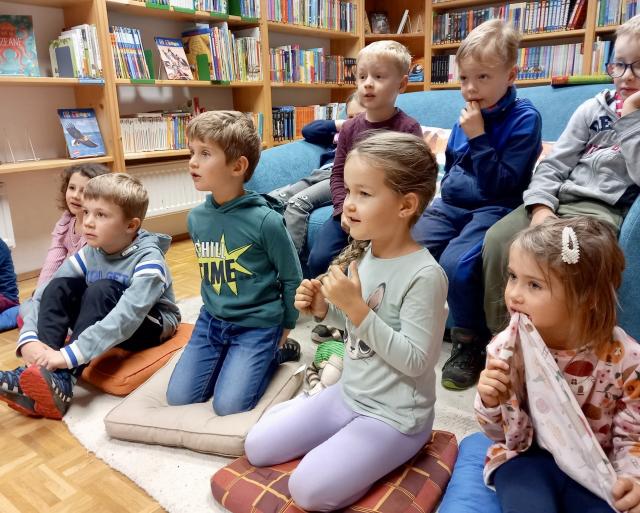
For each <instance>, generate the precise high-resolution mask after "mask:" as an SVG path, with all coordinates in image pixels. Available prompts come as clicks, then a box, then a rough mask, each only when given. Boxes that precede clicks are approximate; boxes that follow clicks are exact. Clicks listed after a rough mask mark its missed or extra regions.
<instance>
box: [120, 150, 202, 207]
mask: <svg viewBox="0 0 640 513" xmlns="http://www.w3.org/2000/svg"><path fill="white" fill-rule="evenodd" d="M127 172H129V173H131V174H132V175H134V176H136V177H137V178H138V179H139V180H140V181H141V182H142V183H143V185H144V186H145V188H146V189H147V192H148V193H149V209H148V210H147V217H154V216H159V215H163V214H171V213H174V212H181V211H185V210H189V209H191V208H193V207H195V206H196V205H199V204H200V203H202V202H203V201H204V199H205V197H206V193H205V192H200V191H197V190H196V189H195V187H194V186H193V180H192V179H191V176H190V175H189V166H188V161H186V160H176V161H171V162H159V163H157V164H142V165H138V166H127Z"/></svg>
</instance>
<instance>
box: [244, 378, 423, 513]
mask: <svg viewBox="0 0 640 513" xmlns="http://www.w3.org/2000/svg"><path fill="white" fill-rule="evenodd" d="M430 434H431V427H429V428H427V429H425V430H423V431H422V432H420V433H417V434H414V435H405V434H403V433H401V432H400V431H398V430H397V429H394V428H393V427H391V426H390V425H388V424H386V423H385V422H382V421H381V420H378V419H374V418H372V417H366V416H364V415H360V414H359V413H355V412H354V411H353V410H352V409H351V408H350V407H349V406H348V405H347V404H346V403H345V402H344V400H343V398H342V385H341V384H340V383H337V384H336V385H333V386H331V387H329V388H327V389H326V390H324V391H323V392H321V393H319V394H318V395H314V396H312V397H308V396H306V395H301V396H298V397H296V398H295V399H292V400H291V401H287V402H285V403H282V404H279V405H277V406H275V407H274V408H272V409H271V410H269V411H268V412H267V413H266V414H265V416H264V417H263V418H262V419H260V421H259V422H258V423H257V424H256V425H255V426H254V427H253V429H252V430H251V431H250V432H249V435H248V436H247V439H246V441H245V446H244V447H245V452H246V454H247V458H248V459H249V461H250V462H251V463H252V464H253V465H256V466H259V467H263V466H268V465H276V464H278V463H283V462H285V461H289V460H292V459H295V458H299V457H301V456H304V458H302V461H301V462H300V464H299V465H298V468H297V469H296V470H295V471H294V472H293V474H292V475H291V478H290V479H289V491H290V492H291V496H292V497H293V500H294V501H295V502H296V504H297V505H298V506H300V507H301V508H303V509H305V510H307V511H333V510H336V509H340V508H343V507H345V506H348V505H349V504H352V503H354V502H355V501H357V500H358V499H359V498H360V497H362V496H363V495H364V494H365V493H366V492H367V490H368V489H369V488H370V487H371V485H372V484H373V483H374V482H376V481H377V480H378V479H380V478H381V477H382V476H384V475H385V474H387V473H389V472H390V471H391V470H393V469H395V468H396V467H398V466H400V465H402V464H403V463H404V462H405V461H407V460H408V459H410V458H411V457H412V456H414V455H415V454H416V453H417V452H418V451H419V450H420V448H421V447H422V446H423V445H424V444H425V443H426V441H427V439H428V438H429V436H430Z"/></svg>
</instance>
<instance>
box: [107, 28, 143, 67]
mask: <svg viewBox="0 0 640 513" xmlns="http://www.w3.org/2000/svg"><path fill="white" fill-rule="evenodd" d="M109 33H110V36H111V48H112V50H113V60H114V64H115V68H116V77H118V78H128V79H136V80H149V79H150V78H153V77H151V76H150V74H149V67H148V66H147V60H146V59H145V55H144V48H143V47H142V38H141V37H140V31H139V30H138V29H135V28H129V27H116V26H110V27H109Z"/></svg>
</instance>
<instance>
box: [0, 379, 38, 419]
mask: <svg viewBox="0 0 640 513" xmlns="http://www.w3.org/2000/svg"><path fill="white" fill-rule="evenodd" d="M25 369H26V367H18V368H17V369H14V370H12V371H0V401H4V402H5V403H7V404H8V405H9V407H10V408H13V409H14V410H16V411H17V412H19V413H22V415H27V416H28V417H41V415H39V414H38V413H36V410H35V407H34V406H35V401H34V400H33V399H31V398H30V397H29V396H27V395H25V394H24V392H23V390H22V387H21V386H20V376H21V375H22V373H23V372H24V370H25Z"/></svg>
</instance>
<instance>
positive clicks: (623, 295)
mask: <svg viewBox="0 0 640 513" xmlns="http://www.w3.org/2000/svg"><path fill="white" fill-rule="evenodd" d="M606 87H607V85H604V84H595V85H583V86H573V87H563V88H557V89H554V88H552V87H550V86H538V87H528V88H521V89H520V90H519V91H518V95H519V96H521V97H525V98H529V99H530V100H531V101H532V102H533V104H534V105H535V106H536V107H537V108H538V110H539V111H540V113H541V115H542V138H543V140H545V141H555V140H556V139H557V138H558V137H559V136H560V134H561V133H562V130H563V129H564V127H565V126H566V124H567V122H568V121H569V118H570V116H571V114H572V113H573V112H574V110H575V109H576V108H577V107H578V105H580V104H581V103H582V102H584V101H585V100H586V99H588V98H591V97H593V96H595V94H596V93H597V92H599V91H601V90H602V89H605V88H606ZM396 104H397V106H398V107H400V108H401V109H402V110H404V111H405V112H406V113H407V114H409V115H410V116H413V117H414V118H415V119H417V120H418V121H419V122H420V124H422V125H426V126H436V127H441V128H451V127H452V126H453V124H454V123H455V122H456V121H457V119H458V116H459V114H460V109H461V108H462V107H463V104H464V102H463V100H462V97H461V95H460V92H459V91H457V90H441V91H421V92H416V93H405V94H401V95H400V96H399V97H398V100H397V103H396ZM322 151H323V149H322V148H321V147H319V146H316V145H314V144H309V143H307V142H304V141H296V142H293V143H289V144H285V145H282V146H277V147H275V148H271V149H268V150H265V151H264V152H263V153H262V157H261V158H260V163H259V165H258V168H257V169H256V172H255V174H254V176H253V178H252V179H251V181H250V182H249V184H248V188H250V189H253V190H256V191H260V192H269V191H271V190H273V189H275V188H277V187H281V186H283V185H286V184H288V183H293V182H295V181H297V180H299V179H300V178H301V177H303V176H305V175H307V174H309V172H311V170H313V169H315V168H317V167H318V165H319V162H320V155H321V153H322ZM330 213H331V207H324V208H321V209H318V210H316V211H314V212H313V214H312V215H311V218H310V224H309V234H308V242H310V241H312V240H313V239H314V237H315V236H316V234H317V232H318V229H319V227H320V226H321V225H322V223H323V222H324V221H325V220H326V219H328V217H329V215H330ZM619 240H620V244H621V246H622V248H623V250H624V252H625V256H626V259H627V267H626V270H625V274H624V278H623V285H622V287H621V289H620V304H621V310H620V325H621V326H622V327H623V328H624V329H625V330H626V331H627V332H628V333H629V334H630V335H632V336H633V337H635V338H636V339H638V340H640V283H639V282H636V281H635V280H634V276H635V277H637V276H640V200H638V201H636V203H635V204H634V205H633V207H632V208H631V210H630V212H629V214H628V216H627V218H626V219H625V222H624V224H623V226H622V231H621V233H620V239H619ZM308 245H309V244H308Z"/></svg>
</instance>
